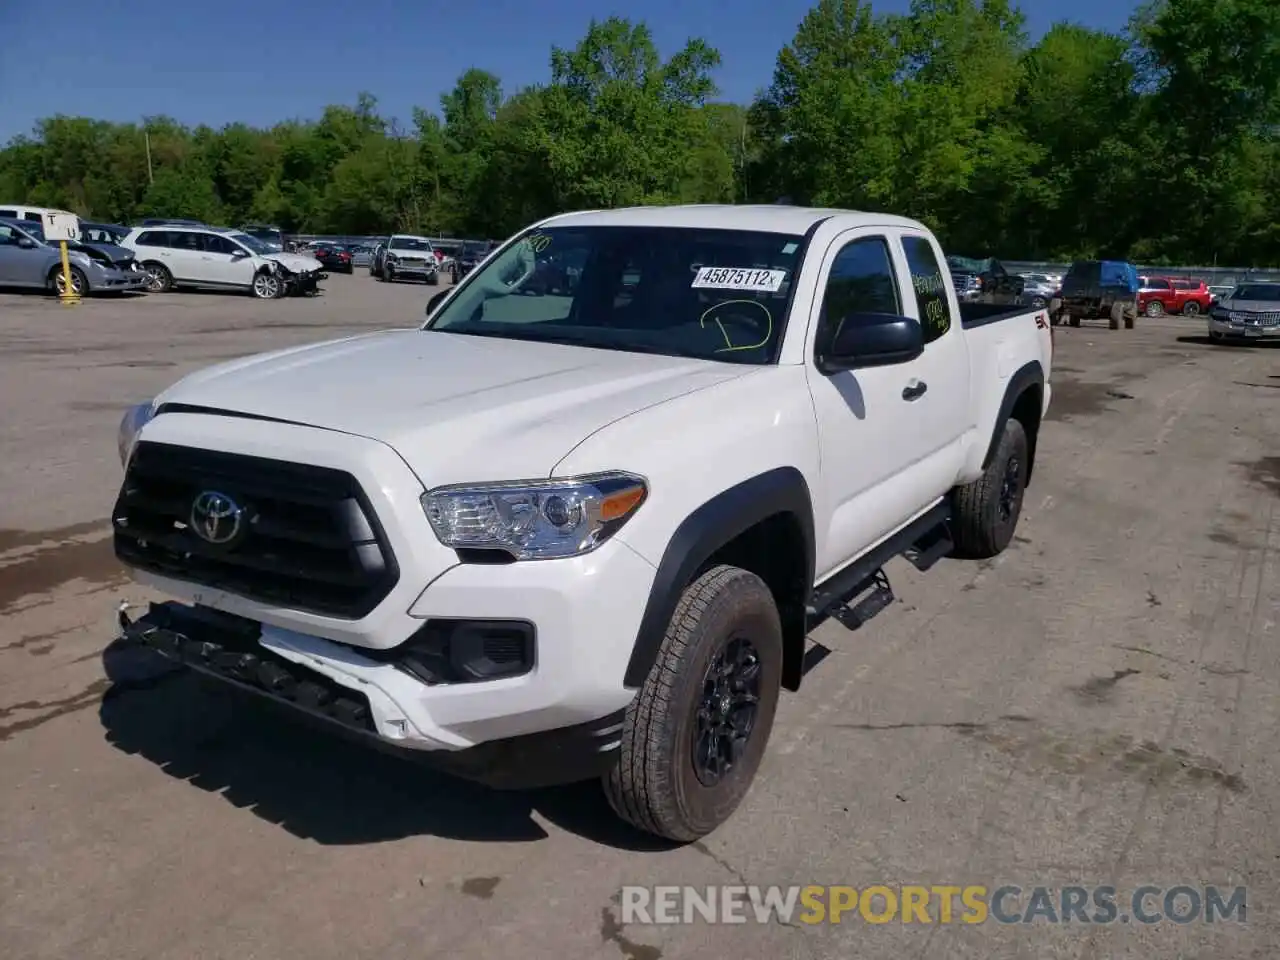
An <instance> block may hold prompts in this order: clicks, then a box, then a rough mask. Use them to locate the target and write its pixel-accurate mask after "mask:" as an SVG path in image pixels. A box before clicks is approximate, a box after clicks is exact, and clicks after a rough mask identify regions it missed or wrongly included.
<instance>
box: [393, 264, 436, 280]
mask: <svg viewBox="0 0 1280 960" xmlns="http://www.w3.org/2000/svg"><path fill="white" fill-rule="evenodd" d="M386 268H387V269H388V270H390V271H392V272H393V273H394V274H395V275H396V276H398V277H429V276H431V275H432V274H434V273H437V272H439V269H440V267H439V265H438V264H436V263H435V262H434V261H427V262H422V261H405V260H394V261H393V260H388V261H386Z"/></svg>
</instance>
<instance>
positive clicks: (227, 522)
mask: <svg viewBox="0 0 1280 960" xmlns="http://www.w3.org/2000/svg"><path fill="white" fill-rule="evenodd" d="M243 526H244V508H243V507H241V506H240V504H238V503H236V502H235V500H233V499H231V497H229V496H227V495H226V494H225V493H219V492H218V491H217V490H205V491H203V492H201V493H200V494H199V495H197V496H196V498H195V500H194V501H193V502H192V504H191V529H192V530H194V531H195V533H196V536H198V537H199V538H200V539H201V540H203V541H205V542H206V543H212V544H215V545H218V546H221V545H223V544H227V543H230V542H231V541H233V540H235V539H236V537H238V536H239V535H240V531H241V528H242V527H243Z"/></svg>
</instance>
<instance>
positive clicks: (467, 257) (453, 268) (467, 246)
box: [449, 240, 494, 283]
mask: <svg viewBox="0 0 1280 960" xmlns="http://www.w3.org/2000/svg"><path fill="white" fill-rule="evenodd" d="M493 250H494V244H492V243H490V242H489V241H487V240H464V241H463V242H462V245H461V246H460V247H459V248H458V251H457V253H456V254H454V257H453V263H451V264H450V265H449V273H450V276H451V277H452V279H453V282H454V283H457V282H458V281H459V280H461V279H462V278H463V277H465V276H466V275H467V274H468V273H470V272H471V271H472V270H474V269H475V268H476V266H477V265H478V264H479V263H480V261H481V260H483V259H484V258H485V257H487V256H488V255H489V254H490V253H492V252H493Z"/></svg>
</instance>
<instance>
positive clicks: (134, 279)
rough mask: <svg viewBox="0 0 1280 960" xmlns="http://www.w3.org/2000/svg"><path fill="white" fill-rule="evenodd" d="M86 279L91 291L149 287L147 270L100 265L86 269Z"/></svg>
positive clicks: (104, 291) (105, 291)
mask: <svg viewBox="0 0 1280 960" xmlns="http://www.w3.org/2000/svg"><path fill="white" fill-rule="evenodd" d="M85 279H86V280H88V281H89V291H90V292H91V293H112V292H116V291H130V290H146V289H147V272H146V271H145V270H120V269H117V268H115V267H106V268H104V267H98V268H97V269H92V270H87V271H85Z"/></svg>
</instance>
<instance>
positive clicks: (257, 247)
mask: <svg viewBox="0 0 1280 960" xmlns="http://www.w3.org/2000/svg"><path fill="white" fill-rule="evenodd" d="M231 239H232V240H234V241H235V242H236V243H239V244H242V245H244V246H246V247H248V248H249V249H250V250H252V251H253V252H254V253H256V254H258V255H259V256H262V255H263V254H267V253H279V252H280V248H279V247H278V246H276V245H275V244H274V243H267V242H266V241H263V240H259V239H258V238H257V237H252V236H250V235H249V234H247V233H233V234H231Z"/></svg>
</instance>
